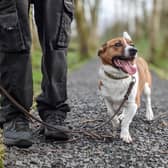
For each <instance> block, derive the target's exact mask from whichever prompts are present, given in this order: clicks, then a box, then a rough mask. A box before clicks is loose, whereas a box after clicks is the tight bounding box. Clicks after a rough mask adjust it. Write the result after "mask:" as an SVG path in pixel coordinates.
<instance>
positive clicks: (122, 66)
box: [98, 32, 154, 143]
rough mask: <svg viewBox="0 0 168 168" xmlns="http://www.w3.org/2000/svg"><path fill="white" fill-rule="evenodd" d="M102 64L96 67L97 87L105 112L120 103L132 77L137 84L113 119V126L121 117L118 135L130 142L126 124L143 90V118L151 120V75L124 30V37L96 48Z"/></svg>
mask: <svg viewBox="0 0 168 168" xmlns="http://www.w3.org/2000/svg"><path fill="white" fill-rule="evenodd" d="M98 56H99V57H100V59H101V62H102V65H101V67H100V70H99V76H100V82H99V89H100V91H101V93H102V95H103V97H104V99H105V104H106V106H107V112H108V114H109V115H110V116H112V115H113V114H114V111H115V110H116V109H117V108H118V106H119V105H120V104H121V102H122V100H123V98H124V95H125V94H126V92H127V89H128V87H129V84H130V82H131V80H132V76H134V77H135V79H136V83H135V85H134V87H133V89H132V91H131V93H130V95H129V98H128V100H127V101H126V103H125V105H124V107H123V111H122V114H121V115H119V116H117V117H115V118H114V119H113V121H112V125H113V127H116V126H117V125H118V124H119V120H121V133H120V138H121V139H122V140H123V141H125V142H127V143H130V142H132V138H131V136H130V133H129V125H130V123H131V122H132V119H133V117H134V115H135V113H136V111H137V109H138V107H139V106H140V96H141V93H142V92H143V91H144V93H145V96H146V118H147V120H152V119H153V117H154V116H153V111H152V108H151V83H152V80H151V74H150V72H149V69H148V65H147V63H146V61H145V60H144V59H143V58H141V57H138V55H137V49H136V48H135V47H134V44H133V41H132V39H131V37H130V36H129V34H128V33H127V32H124V33H123V37H118V38H114V39H112V40H109V41H107V42H106V43H105V44H104V45H103V46H102V47H101V48H100V49H99V51H98Z"/></svg>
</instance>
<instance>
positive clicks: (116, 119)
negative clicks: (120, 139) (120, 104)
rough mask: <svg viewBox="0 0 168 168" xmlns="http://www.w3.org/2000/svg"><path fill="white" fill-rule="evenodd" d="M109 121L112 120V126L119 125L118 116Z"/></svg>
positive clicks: (116, 126)
mask: <svg viewBox="0 0 168 168" xmlns="http://www.w3.org/2000/svg"><path fill="white" fill-rule="evenodd" d="M111 122H112V126H113V128H118V127H119V124H120V121H119V119H118V117H114V119H113V120H112V121H111Z"/></svg>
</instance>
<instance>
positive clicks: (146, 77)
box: [136, 57, 152, 107]
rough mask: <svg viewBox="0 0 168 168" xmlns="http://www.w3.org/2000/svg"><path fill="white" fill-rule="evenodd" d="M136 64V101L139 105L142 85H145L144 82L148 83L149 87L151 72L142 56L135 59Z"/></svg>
mask: <svg viewBox="0 0 168 168" xmlns="http://www.w3.org/2000/svg"><path fill="white" fill-rule="evenodd" d="M136 64H137V68H138V75H139V83H138V90H137V96H136V103H137V105H138V107H139V106H140V97H141V94H142V92H143V89H144V85H145V83H148V84H149V87H151V85H152V77H151V73H150V71H149V67H148V64H147V62H146V61H145V60H144V59H143V58H142V57H139V58H137V59H136Z"/></svg>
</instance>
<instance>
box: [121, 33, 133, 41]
mask: <svg viewBox="0 0 168 168" xmlns="http://www.w3.org/2000/svg"><path fill="white" fill-rule="evenodd" d="M123 37H124V38H126V39H128V40H132V38H131V36H130V35H129V34H128V33H127V32H123Z"/></svg>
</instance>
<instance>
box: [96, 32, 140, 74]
mask: <svg viewBox="0 0 168 168" xmlns="http://www.w3.org/2000/svg"><path fill="white" fill-rule="evenodd" d="M98 56H99V57H100V58H101V60H102V63H103V64H106V65H111V66H113V67H115V68H116V69H121V70H122V71H123V72H125V73H128V74H130V75H133V74H134V73H135V72H136V67H135V66H134V64H135V58H136V56H137V49H136V48H135V46H134V43H133V41H132V39H131V37H130V36H129V34H128V33H127V32H124V33H123V37H118V38H114V39H112V40H109V41H107V42H106V43H105V44H103V45H102V46H101V48H100V49H99V51H98Z"/></svg>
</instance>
